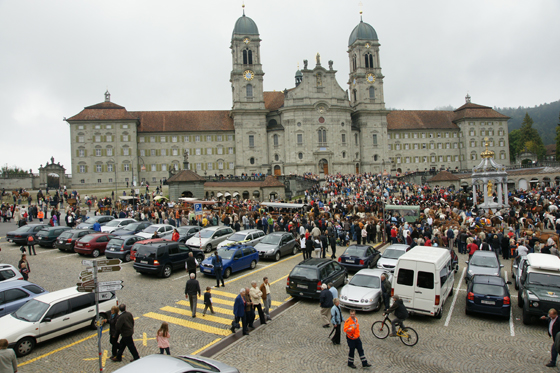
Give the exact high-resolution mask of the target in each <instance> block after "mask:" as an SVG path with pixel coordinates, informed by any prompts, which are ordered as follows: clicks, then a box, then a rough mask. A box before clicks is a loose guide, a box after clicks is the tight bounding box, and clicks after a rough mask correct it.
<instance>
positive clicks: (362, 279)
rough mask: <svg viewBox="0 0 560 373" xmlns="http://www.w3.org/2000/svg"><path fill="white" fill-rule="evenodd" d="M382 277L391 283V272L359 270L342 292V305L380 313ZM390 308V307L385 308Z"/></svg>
mask: <svg viewBox="0 0 560 373" xmlns="http://www.w3.org/2000/svg"><path fill="white" fill-rule="evenodd" d="M381 275H385V277H386V278H387V281H389V283H391V280H392V277H393V276H392V275H391V272H389V271H386V270H382V269H369V268H367V269H362V270H359V271H358V272H357V273H356V274H355V275H354V276H353V277H352V279H351V280H350V281H349V282H348V283H347V284H346V285H344V287H343V288H342V290H341V291H340V305H341V306H342V307H344V308H348V309H352V310H359V311H378V310H379V309H380V308H381V303H382V302H383V297H382V295H381ZM385 307H387V308H388V306H385Z"/></svg>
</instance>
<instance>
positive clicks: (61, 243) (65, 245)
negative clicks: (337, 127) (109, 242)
mask: <svg viewBox="0 0 560 373" xmlns="http://www.w3.org/2000/svg"><path fill="white" fill-rule="evenodd" d="M91 233H97V232H95V231H93V230H91V229H70V230H67V231H64V232H62V234H61V235H60V236H58V238H57V239H56V241H55V243H54V247H56V248H57V249H58V250H60V251H68V252H71V253H73V252H74V245H75V244H76V241H78V240H79V239H80V238H82V237H84V236H85V235H88V234H91Z"/></svg>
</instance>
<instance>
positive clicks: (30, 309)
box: [12, 299, 49, 322]
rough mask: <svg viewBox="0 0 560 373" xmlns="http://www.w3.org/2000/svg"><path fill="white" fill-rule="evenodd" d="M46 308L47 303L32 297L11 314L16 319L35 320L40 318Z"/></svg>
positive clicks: (47, 306)
mask: <svg viewBox="0 0 560 373" xmlns="http://www.w3.org/2000/svg"><path fill="white" fill-rule="evenodd" d="M47 308H49V305H48V304H46V303H43V302H39V301H38V300H36V299H32V300H30V301H29V302H27V303H25V304H24V305H23V306H21V307H20V308H19V310H17V311H16V312H14V313H12V316H13V317H15V318H16V319H18V320H23V321H29V322H37V321H39V319H41V317H42V316H43V314H44V313H45V311H46V310H47Z"/></svg>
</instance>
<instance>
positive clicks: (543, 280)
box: [527, 273, 560, 288]
mask: <svg viewBox="0 0 560 373" xmlns="http://www.w3.org/2000/svg"><path fill="white" fill-rule="evenodd" d="M527 281H528V282H529V284H533V285H543V286H554V287H557V288H560V276H556V275H549V274H546V273H529V274H528V275H527Z"/></svg>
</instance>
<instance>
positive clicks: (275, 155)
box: [274, 154, 280, 162]
mask: <svg viewBox="0 0 560 373" xmlns="http://www.w3.org/2000/svg"><path fill="white" fill-rule="evenodd" d="M279 159H280V156H278V154H274V160H275V161H276V162H278V160H279Z"/></svg>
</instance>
